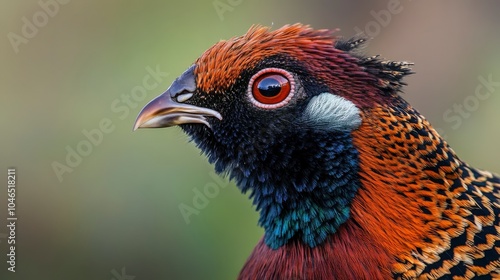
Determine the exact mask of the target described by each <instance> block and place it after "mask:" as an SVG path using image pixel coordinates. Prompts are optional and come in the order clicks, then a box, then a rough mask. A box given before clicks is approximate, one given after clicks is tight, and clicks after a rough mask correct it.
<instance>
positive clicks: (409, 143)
mask: <svg viewBox="0 0 500 280" xmlns="http://www.w3.org/2000/svg"><path fill="white" fill-rule="evenodd" d="M337 32H338V30H336V29H314V28H313V27H311V26H309V25H304V24H301V23H296V24H290V25H285V26H283V27H280V28H277V29H274V30H273V29H272V28H269V27H265V26H261V25H253V26H251V28H250V29H249V30H248V31H247V32H246V33H245V34H244V35H242V36H239V37H234V38H231V39H228V40H222V41H219V42H217V43H215V44H214V45H213V46H212V47H210V48H209V49H208V50H206V51H205V52H204V53H203V54H202V55H201V56H200V57H199V58H197V59H196V60H195V62H194V63H193V64H192V65H191V66H190V67H188V69H187V70H186V71H185V72H184V73H182V74H181V75H180V76H179V77H178V78H176V79H175V80H174V81H173V83H172V84H171V86H170V87H169V88H168V89H167V90H166V91H165V92H164V93H162V94H161V95H159V96H158V97H156V98H155V99H153V100H151V101H150V102H149V103H148V104H147V105H145V106H144V108H143V109H142V110H141V111H140V113H139V115H138V116H137V119H136V121H135V124H134V130H135V129H138V128H161V127H171V126H178V127H180V128H181V130H182V131H183V132H185V133H186V134H187V135H188V136H189V138H190V139H191V140H192V141H193V142H194V143H195V145H196V146H197V147H198V148H199V149H200V150H201V151H202V153H203V154H204V155H205V156H206V157H207V158H208V161H209V162H210V163H211V164H213V165H214V168H215V171H216V172H217V173H218V174H220V175H221V176H228V177H229V178H230V179H232V180H233V181H234V182H235V184H236V185H237V187H238V188H239V189H240V190H241V191H242V193H245V194H248V195H249V197H250V199H252V201H253V204H254V205H255V208H256V210H257V211H258V212H259V220H258V225H259V226H261V227H262V228H263V229H264V235H263V237H262V239H261V240H260V241H259V242H258V243H257V245H256V247H255V248H254V250H253V252H252V253H251V254H250V256H249V257H248V259H247V261H246V263H245V264H244V265H243V268H242V269H241V271H240V274H239V276H238V279H315V280H317V279H500V177H499V176H498V175H496V174H494V173H492V172H489V171H484V170H480V169H476V168H474V167H471V166H469V165H468V164H467V163H466V162H464V161H462V160H461V159H460V158H459V157H458V156H457V154H456V153H455V152H454V151H453V150H452V149H451V148H450V146H449V145H448V143H447V142H446V141H445V140H444V139H443V137H441V136H440V135H439V134H438V132H437V131H436V130H435V129H434V128H433V127H432V125H431V124H430V123H429V121H428V120H427V119H426V118H425V117H424V116H423V115H421V114H420V113H419V112H418V111H417V110H416V109H415V108H413V107H412V106H411V105H410V104H409V103H408V102H407V101H406V100H405V99H404V98H403V96H402V93H403V89H404V87H405V86H406V82H405V81H404V79H405V77H407V76H408V75H410V74H413V73H414V72H413V71H412V69H411V67H412V65H413V64H412V63H410V62H405V61H391V60H386V59H383V58H382V57H380V56H378V55H376V56H369V55H366V54H365V53H364V50H363V49H364V48H363V46H365V44H366V42H367V39H366V38H364V37H363V36H362V35H356V36H354V37H352V38H344V37H342V36H338V35H336V34H337Z"/></svg>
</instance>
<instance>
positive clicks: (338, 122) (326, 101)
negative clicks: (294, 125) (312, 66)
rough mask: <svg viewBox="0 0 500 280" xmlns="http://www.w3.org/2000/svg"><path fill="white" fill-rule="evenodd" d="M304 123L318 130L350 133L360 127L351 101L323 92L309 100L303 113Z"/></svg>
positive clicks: (356, 108) (357, 115)
mask: <svg viewBox="0 0 500 280" xmlns="http://www.w3.org/2000/svg"><path fill="white" fill-rule="evenodd" d="M304 121H305V122H306V124H307V125H309V126H311V127H314V128H316V129H319V130H326V131H339V130H340V131H346V130H347V131H351V130H354V129H356V128H358V127H359V125H361V116H360V115H359V109H358V107H356V105H354V103H352V102H351V101H349V100H347V99H345V98H344V97H341V96H337V95H335V94H331V93H329V92H324V93H321V94H319V95H317V96H315V97H313V98H311V101H309V104H307V107H306V109H305V112H304Z"/></svg>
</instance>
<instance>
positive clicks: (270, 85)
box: [257, 77, 281, 97]
mask: <svg viewBox="0 0 500 280" xmlns="http://www.w3.org/2000/svg"><path fill="white" fill-rule="evenodd" d="M257 88H258V89H259V92H260V94H262V95H264V96H265V97H273V96H276V95H277V94H278V93H280V91H281V83H280V82H279V81H278V80H276V79H275V78H272V77H269V78H264V79H263V80H262V81H260V83H259V84H258V85H257Z"/></svg>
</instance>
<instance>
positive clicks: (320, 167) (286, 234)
mask: <svg viewBox="0 0 500 280" xmlns="http://www.w3.org/2000/svg"><path fill="white" fill-rule="evenodd" d="M305 105H306V106H304V107H302V108H301V107H299V106H296V107H293V108H291V109H289V110H290V111H288V112H282V113H281V114H282V115H285V117H283V118H279V119H278V118H269V119H268V120H269V121H268V122H267V123H266V122H264V121H263V117H262V115H263V113H262V112H259V114H256V115H255V116H253V115H251V116H249V115H250V114H248V112H246V114H245V115H246V118H245V119H246V122H245V123H244V125H241V123H242V122H240V123H239V124H238V125H237V124H234V123H233V122H228V123H226V124H224V125H225V127H219V125H220V126H222V125H223V124H222V123H215V124H214V125H213V132H209V131H208V130H200V127H199V126H198V127H197V126H185V127H183V129H185V130H186V132H187V133H188V134H190V135H193V136H194V137H193V140H194V141H195V142H196V144H197V145H198V146H199V147H200V148H201V150H203V151H204V152H205V153H206V154H207V156H208V159H209V161H210V162H211V163H214V164H215V170H216V171H217V172H218V173H228V174H229V175H230V176H231V178H232V179H235V180H236V183H237V185H238V187H239V188H240V189H241V190H242V191H243V192H244V193H245V192H248V191H250V193H251V195H250V197H251V198H253V203H254V204H255V205H256V207H257V210H258V211H260V219H259V225H261V226H262V227H264V229H265V237H264V238H265V242H266V244H267V245H268V246H269V247H271V248H273V249H277V248H279V247H281V246H283V245H285V244H286V243H288V242H290V241H292V240H300V241H301V242H303V243H305V244H307V245H308V246H310V247H315V246H317V245H319V244H321V243H323V242H324V241H325V240H326V238H327V237H328V236H329V235H331V234H334V233H335V232H336V231H337V229H338V228H339V226H340V225H341V224H343V223H344V222H346V221H347V219H348V218H349V214H350V203H351V202H352V200H353V198H354V196H355V195H356V192H357V190H358V188H359V186H360V181H359V178H358V169H359V160H358V151H357V149H356V148H355V147H354V145H353V143H352V136H351V132H352V131H353V130H354V129H356V128H357V127H358V126H359V125H360V123H361V118H360V116H359V110H358V109H357V108H356V107H355V106H354V104H352V103H351V102H349V101H347V100H346V99H344V98H342V97H339V96H336V95H334V94H331V93H328V92H326V93H321V94H318V95H317V96H314V97H312V98H311V99H310V100H309V102H308V103H306V104H305ZM241 114H244V113H243V112H242V113H241ZM297 115H300V116H301V117H300V118H297V117H293V116H297ZM231 118H232V119H242V118H238V116H231ZM287 118H288V119H293V122H292V123H290V122H287V121H282V120H283V119H285V120H286V119H287ZM249 131H250V132H253V134H251V135H249V134H248V132H249ZM228 132H230V133H228ZM200 135H202V136H200Z"/></svg>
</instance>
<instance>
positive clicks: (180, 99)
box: [176, 92, 193, 103]
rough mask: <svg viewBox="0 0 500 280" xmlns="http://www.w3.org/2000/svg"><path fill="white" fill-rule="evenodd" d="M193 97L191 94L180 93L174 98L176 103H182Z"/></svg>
mask: <svg viewBox="0 0 500 280" xmlns="http://www.w3.org/2000/svg"><path fill="white" fill-rule="evenodd" d="M192 96H193V93H192V92H187V93H182V94H179V95H177V96H176V99H177V102H179V103H183V102H185V101H186V100H188V99H189V98H191V97H192Z"/></svg>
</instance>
